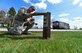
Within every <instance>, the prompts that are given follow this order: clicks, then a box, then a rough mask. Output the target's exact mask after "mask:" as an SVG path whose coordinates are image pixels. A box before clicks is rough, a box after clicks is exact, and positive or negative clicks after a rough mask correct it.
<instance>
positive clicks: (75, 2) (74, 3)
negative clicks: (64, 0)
mask: <svg viewBox="0 0 82 53" xmlns="http://www.w3.org/2000/svg"><path fill="white" fill-rule="evenodd" d="M80 1H81V0H73V2H72V4H73V5H77V4H78V3H79V2H80Z"/></svg>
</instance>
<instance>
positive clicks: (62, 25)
mask: <svg viewBox="0 0 82 53" xmlns="http://www.w3.org/2000/svg"><path fill="white" fill-rule="evenodd" d="M52 27H53V29H70V26H69V24H68V23H65V22H60V21H53V22H52Z"/></svg>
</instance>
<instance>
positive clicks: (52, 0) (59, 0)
mask: <svg viewBox="0 0 82 53" xmlns="http://www.w3.org/2000/svg"><path fill="white" fill-rule="evenodd" d="M47 1H48V2H50V3H52V4H57V3H60V2H62V0H47Z"/></svg>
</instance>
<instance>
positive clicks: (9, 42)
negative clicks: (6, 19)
mask: <svg viewBox="0 0 82 53" xmlns="http://www.w3.org/2000/svg"><path fill="white" fill-rule="evenodd" d="M41 37H42V35H41V32H33V34H32V35H21V36H19V35H18V36H11V35H9V34H7V33H6V32H0V53H82V32H81V31H77V32H51V38H49V39H42V38H41Z"/></svg>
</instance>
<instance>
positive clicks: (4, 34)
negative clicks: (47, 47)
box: [0, 32, 44, 39]
mask: <svg viewBox="0 0 82 53" xmlns="http://www.w3.org/2000/svg"><path fill="white" fill-rule="evenodd" d="M39 35H40V34H31V35H24V34H22V35H12V34H9V33H7V32H0V38H11V39H44V38H43V37H42V35H41V36H39Z"/></svg>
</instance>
